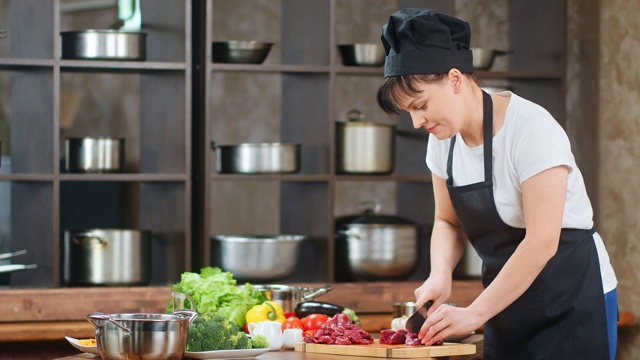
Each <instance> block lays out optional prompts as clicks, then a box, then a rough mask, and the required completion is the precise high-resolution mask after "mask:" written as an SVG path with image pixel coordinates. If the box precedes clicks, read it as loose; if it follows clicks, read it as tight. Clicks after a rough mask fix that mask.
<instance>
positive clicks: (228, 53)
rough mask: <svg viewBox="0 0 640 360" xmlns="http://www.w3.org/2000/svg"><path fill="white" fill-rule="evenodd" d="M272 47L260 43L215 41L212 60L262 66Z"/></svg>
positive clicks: (212, 46)
mask: <svg viewBox="0 0 640 360" xmlns="http://www.w3.org/2000/svg"><path fill="white" fill-rule="evenodd" d="M272 46H273V43H265V42H259V41H236V40H232V41H214V42H213V43H212V44H211V58H212V60H213V62H214V63H231V64H262V63H263V62H264V60H265V59H266V58H267V55H269V50H271V47H272Z"/></svg>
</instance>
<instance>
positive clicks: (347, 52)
mask: <svg viewBox="0 0 640 360" xmlns="http://www.w3.org/2000/svg"><path fill="white" fill-rule="evenodd" d="M338 50H339V51H340V56H341V57H342V64H343V65H346V66H382V65H383V64H384V58H385V53H384V48H383V47H382V45H380V44H342V45H338Z"/></svg>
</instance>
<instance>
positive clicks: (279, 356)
mask: <svg viewBox="0 0 640 360" xmlns="http://www.w3.org/2000/svg"><path fill="white" fill-rule="evenodd" d="M462 343H465V344H474V345H475V346H476V353H475V354H473V355H459V356H445V357H437V358H433V357H428V358H421V359H422V360H476V359H482V358H483V356H482V348H483V337H482V335H473V336H471V337H470V338H468V339H465V340H463V341H462ZM80 359H100V357H99V356H97V355H91V354H85V353H81V354H78V355H72V356H66V357H62V358H58V359H54V360H80ZM184 359H188V358H186V357H185V358H184ZM256 359H257V360H333V359H345V360H374V359H376V358H374V357H369V356H351V355H332V354H313V353H303V352H298V351H293V350H280V351H269V352H266V353H264V354H262V355H259V356H257V357H256Z"/></svg>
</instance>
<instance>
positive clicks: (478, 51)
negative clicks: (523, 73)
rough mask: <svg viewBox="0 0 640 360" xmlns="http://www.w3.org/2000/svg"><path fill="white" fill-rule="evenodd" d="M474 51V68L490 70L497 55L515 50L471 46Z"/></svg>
mask: <svg viewBox="0 0 640 360" xmlns="http://www.w3.org/2000/svg"><path fill="white" fill-rule="evenodd" d="M471 51H472V53H473V68H474V69H476V70H489V69H491V67H492V66H493V60H495V58H496V56H502V55H507V54H511V53H513V50H508V51H504V50H495V49H487V48H471Z"/></svg>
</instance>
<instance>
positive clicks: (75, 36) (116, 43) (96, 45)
mask: <svg viewBox="0 0 640 360" xmlns="http://www.w3.org/2000/svg"><path fill="white" fill-rule="evenodd" d="M60 36H61V37H62V58H63V59H84V60H129V61H131V60H138V61H143V60H146V58H147V45H146V40H147V34H146V33H143V32H129V31H121V30H111V29H105V30H100V29H89V30H80V31H63V32H61V33H60Z"/></svg>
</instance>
